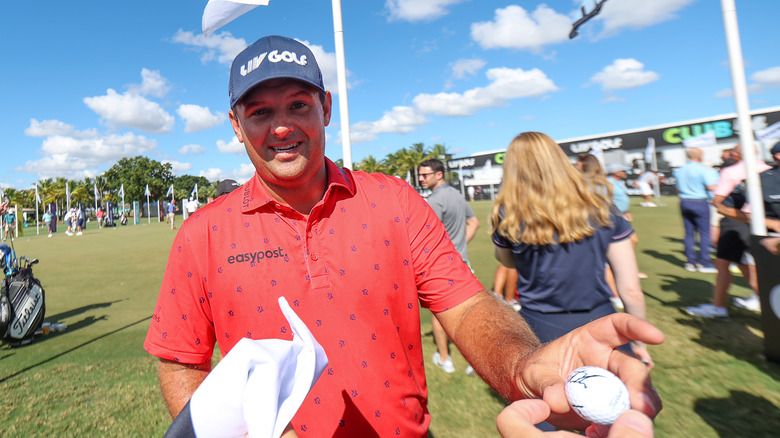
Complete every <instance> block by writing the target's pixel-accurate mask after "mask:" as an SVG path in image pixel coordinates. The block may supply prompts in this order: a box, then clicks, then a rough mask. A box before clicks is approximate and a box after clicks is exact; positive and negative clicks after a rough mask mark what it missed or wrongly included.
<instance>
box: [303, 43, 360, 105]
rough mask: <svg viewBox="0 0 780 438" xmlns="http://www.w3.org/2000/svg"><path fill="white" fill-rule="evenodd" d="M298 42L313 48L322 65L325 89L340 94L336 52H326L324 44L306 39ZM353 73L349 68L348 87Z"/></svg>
mask: <svg viewBox="0 0 780 438" xmlns="http://www.w3.org/2000/svg"><path fill="white" fill-rule="evenodd" d="M298 42H300V43H302V44H303V45H305V46H306V47H308V48H309V50H311V53H313V54H314V58H316V59H317V65H319V66H320V71H321V72H322V82H323V84H324V85H325V89H326V90H327V91H330V93H331V94H338V92H339V87H338V85H339V83H338V68H337V63H336V53H335V52H326V51H325V49H323V48H322V46H318V45H316V44H311V43H310V42H308V41H306V40H303V41H301V40H298ZM351 75H352V74H351V73H350V72H349V70H347V88H350V83H349V77H350V76H351Z"/></svg>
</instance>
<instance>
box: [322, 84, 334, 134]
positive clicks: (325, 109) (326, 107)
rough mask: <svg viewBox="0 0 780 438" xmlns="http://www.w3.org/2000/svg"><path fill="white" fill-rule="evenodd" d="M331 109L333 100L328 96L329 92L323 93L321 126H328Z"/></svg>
mask: <svg viewBox="0 0 780 438" xmlns="http://www.w3.org/2000/svg"><path fill="white" fill-rule="evenodd" d="M332 108H333V98H332V97H331V95H330V91H326V92H325V101H324V102H323V103H322V118H323V125H324V126H328V125H330V116H331V114H332V113H331V109H332Z"/></svg>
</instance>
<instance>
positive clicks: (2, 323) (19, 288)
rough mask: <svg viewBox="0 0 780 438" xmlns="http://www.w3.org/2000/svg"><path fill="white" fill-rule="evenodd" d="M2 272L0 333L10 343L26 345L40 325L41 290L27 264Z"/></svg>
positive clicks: (43, 308)
mask: <svg viewBox="0 0 780 438" xmlns="http://www.w3.org/2000/svg"><path fill="white" fill-rule="evenodd" d="M3 258H4V259H5V257H3ZM3 262H5V260H3ZM2 264H5V263H2ZM6 267H7V265H6ZM4 271H5V272H4V273H5V275H4V276H3V278H2V280H0V336H2V340H3V343H6V344H9V345H11V346H21V345H26V344H29V343H31V342H32V341H33V337H34V336H35V331H36V330H38V329H40V328H41V326H43V318H44V316H45V314H46V303H45V293H44V291H43V287H41V282H40V281H38V279H37V278H35V277H33V273H32V267H31V266H27V267H24V268H20V269H13V270H7V269H6V270H4Z"/></svg>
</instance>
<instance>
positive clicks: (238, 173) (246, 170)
mask: <svg viewBox="0 0 780 438" xmlns="http://www.w3.org/2000/svg"><path fill="white" fill-rule="evenodd" d="M256 171H257V170H256V169H255V166H253V165H252V164H247V163H243V164H241V167H239V168H238V169H234V170H233V172H231V173H230V174H229V175H227V176H226V178H230V179H234V180H236V181H238V182H239V183H241V184H244V183H245V182H247V181H249V179H250V178H252V177H253V176H255V172H256ZM223 179H225V178H223Z"/></svg>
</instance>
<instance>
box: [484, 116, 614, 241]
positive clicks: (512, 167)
mask: <svg viewBox="0 0 780 438" xmlns="http://www.w3.org/2000/svg"><path fill="white" fill-rule="evenodd" d="M490 222H491V227H492V230H493V231H494V232H495V231H498V233H499V234H501V235H502V236H504V237H505V238H507V239H508V240H510V241H511V242H515V243H521V242H522V243H525V244H529V245H550V244H555V243H567V242H576V241H579V240H582V239H584V238H586V237H588V236H591V235H593V233H595V231H596V227H602V226H609V225H610V224H611V221H610V212H609V199H608V198H607V197H606V195H605V194H602V193H597V192H595V191H593V190H590V189H589V188H588V184H587V183H586V182H585V179H584V178H583V176H582V174H581V173H580V172H579V171H578V170H577V169H575V168H574V166H572V165H571V163H569V160H568V159H567V158H566V154H564V152H563V150H562V149H561V147H560V146H558V144H557V143H555V141H554V140H553V139H552V138H550V137H549V136H547V135H546V134H542V133H540V132H524V133H522V134H520V135H518V136H517V137H515V138H514V140H512V142H511V143H510V144H509V147H508V148H507V151H506V156H505V158H504V180H503V183H502V186H501V190H500V191H499V192H498V197H497V198H496V202H495V204H493V210H492V212H491V217H490Z"/></svg>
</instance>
